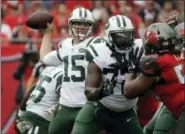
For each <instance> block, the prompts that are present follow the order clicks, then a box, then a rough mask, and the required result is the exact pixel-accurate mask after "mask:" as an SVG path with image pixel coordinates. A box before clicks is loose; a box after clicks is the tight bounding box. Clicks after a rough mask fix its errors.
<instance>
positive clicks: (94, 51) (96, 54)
mask: <svg viewBox="0 0 185 134" xmlns="http://www.w3.org/2000/svg"><path fill="white" fill-rule="evenodd" d="M90 48H91V49H92V51H93V53H94V54H95V56H98V53H97V52H96V50H95V49H94V47H93V46H92V45H91V46H90Z"/></svg>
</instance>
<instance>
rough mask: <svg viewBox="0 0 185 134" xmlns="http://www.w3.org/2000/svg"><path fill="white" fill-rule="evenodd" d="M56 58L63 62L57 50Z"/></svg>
mask: <svg viewBox="0 0 185 134" xmlns="http://www.w3.org/2000/svg"><path fill="white" fill-rule="evenodd" d="M57 57H58V59H59V60H60V61H63V60H62V58H61V57H60V54H59V49H57Z"/></svg>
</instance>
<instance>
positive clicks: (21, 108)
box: [20, 85, 36, 111]
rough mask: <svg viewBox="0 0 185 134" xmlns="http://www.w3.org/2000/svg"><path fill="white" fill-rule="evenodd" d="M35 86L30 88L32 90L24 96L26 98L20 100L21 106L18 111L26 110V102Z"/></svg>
mask: <svg viewBox="0 0 185 134" xmlns="http://www.w3.org/2000/svg"><path fill="white" fill-rule="evenodd" d="M35 86H36V85H34V86H32V88H31V89H30V90H29V91H28V93H27V94H26V96H25V97H24V99H23V100H22V102H21V105H20V110H22V111H25V110H26V102H27V101H28V99H29V96H30V94H31V92H32V91H33V90H34V88H35Z"/></svg>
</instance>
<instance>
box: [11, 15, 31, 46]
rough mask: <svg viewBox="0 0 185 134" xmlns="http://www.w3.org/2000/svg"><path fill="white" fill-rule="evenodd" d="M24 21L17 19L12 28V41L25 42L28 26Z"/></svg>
mask: <svg viewBox="0 0 185 134" xmlns="http://www.w3.org/2000/svg"><path fill="white" fill-rule="evenodd" d="M24 23H25V20H22V19H21V18H20V19H18V23H17V25H16V26H15V27H14V28H13V32H12V43H26V42H27V41H28V28H27V27H26V26H25V25H24Z"/></svg>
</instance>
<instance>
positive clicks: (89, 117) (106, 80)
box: [72, 15, 142, 134]
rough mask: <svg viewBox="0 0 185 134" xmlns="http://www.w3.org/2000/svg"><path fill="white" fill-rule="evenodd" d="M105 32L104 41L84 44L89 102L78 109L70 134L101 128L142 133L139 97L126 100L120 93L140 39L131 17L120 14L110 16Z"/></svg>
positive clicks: (118, 132) (92, 133) (89, 133)
mask: <svg viewBox="0 0 185 134" xmlns="http://www.w3.org/2000/svg"><path fill="white" fill-rule="evenodd" d="M105 32H106V37H107V40H105V39H104V38H96V39H95V40H94V41H93V42H92V43H91V44H90V45H89V46H88V47H87V51H86V59H87V60H88V61H89V64H88V72H87V77H86V80H85V94H86V97H87V99H88V100H89V101H88V102H87V103H86V104H85V106H83V108H82V110H81V111H80V112H79V114H78V116H77V118H76V121H75V124H74V127H73V131H72V134H98V133H99V132H100V131H101V130H102V129H106V130H107V131H108V132H111V133H115V134H123V133H125V134H142V128H141V126H140V124H139V122H138V119H137V116H136V112H135V111H134V106H135V105H136V103H137V100H138V99H137V98H134V99H127V98H126V97H124V96H123V92H122V84H123V83H124V80H125V73H126V72H128V64H131V63H130V62H129V57H131V56H133V55H131V54H132V51H133V48H137V50H136V49H134V50H135V51H138V52H137V53H138V55H137V57H138V59H137V60H139V57H141V55H142V52H141V54H140V56H139V52H140V51H141V50H142V49H141V46H142V40H140V39H138V40H134V35H133V34H134V28H133V25H132V23H131V20H130V19H129V18H128V17H126V16H122V15H116V16H113V17H111V18H109V20H108V23H107V24H106V29H105ZM135 51H134V52H135ZM137 53H134V54H135V55H136V54H137ZM133 57H136V56H133ZM129 70H132V69H131V68H130V69H129ZM132 71H134V70H132Z"/></svg>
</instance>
